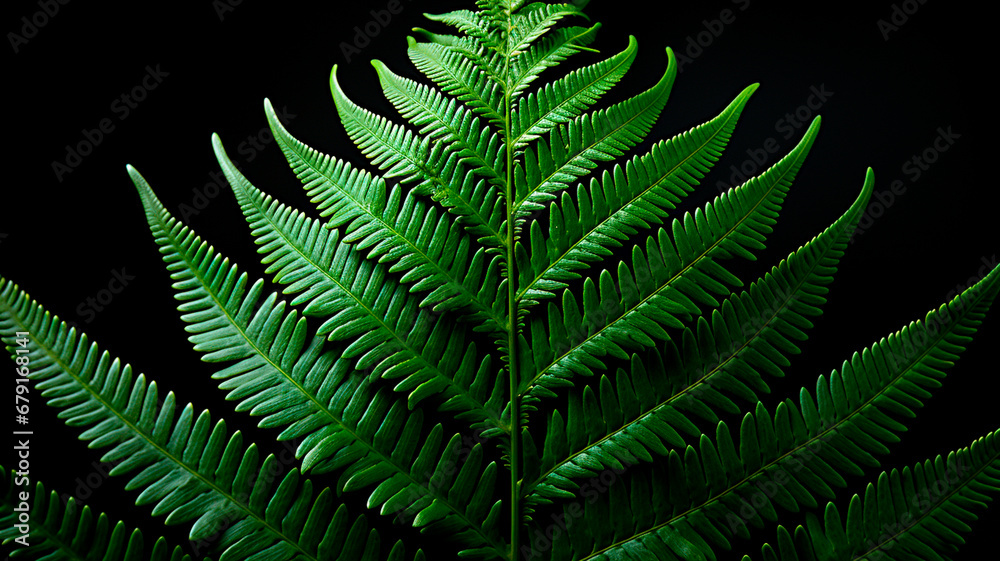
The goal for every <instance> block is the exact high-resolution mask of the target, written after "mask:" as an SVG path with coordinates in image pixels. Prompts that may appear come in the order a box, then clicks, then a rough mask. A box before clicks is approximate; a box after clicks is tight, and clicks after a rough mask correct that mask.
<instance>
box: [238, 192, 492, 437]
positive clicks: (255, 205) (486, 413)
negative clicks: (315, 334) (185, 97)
mask: <svg viewBox="0 0 1000 561" xmlns="http://www.w3.org/2000/svg"><path fill="white" fill-rule="evenodd" d="M240 190H241V191H242V192H243V195H244V196H245V197H247V199H248V200H249V204H250V205H251V206H253V208H254V210H255V211H256V212H255V214H256V215H258V216H260V217H262V218H263V219H264V220H265V221H266V222H267V224H268V225H270V226H271V231H273V232H274V233H275V234H277V235H278V236H280V237H281V239H283V240H285V242H286V247H291V248H293V249H294V251H295V253H296V254H297V255H298V256H299V257H300V258H301V259H302V260H303V261H305V262H306V263H308V264H309V265H310V266H311V267H312V268H313V269H314V270H315V271H317V272H319V273H320V274H321V275H323V276H324V277H325V278H326V279H328V280H329V281H330V282H331V283H333V284H334V285H336V286H337V287H338V288H340V290H341V292H343V293H344V294H346V295H348V296H349V297H350V299H352V300H354V301H355V302H356V303H357V304H358V306H360V307H361V308H362V309H364V311H365V312H366V313H367V315H368V316H369V317H371V318H373V319H374V320H375V321H376V323H377V324H378V325H380V326H381V328H382V329H384V330H385V331H386V332H387V333H389V334H390V335H391V336H392V338H393V339H394V340H395V341H396V342H397V343H398V344H399V345H400V347H401V348H404V349H406V350H407V351H408V352H410V353H412V354H413V356H414V358H417V359H419V361H420V362H421V363H423V364H425V365H426V368H429V369H431V370H433V371H434V372H436V376H440V377H441V378H443V379H445V380H446V381H447V383H448V386H449V387H451V388H454V389H455V390H456V391H458V392H459V393H463V394H465V395H466V396H467V397H469V401H470V402H471V403H474V404H475V405H476V410H479V412H480V415H482V418H484V419H490V420H492V421H493V422H494V424H495V425H496V426H497V427H500V428H502V427H503V426H502V425H501V423H500V422H499V419H497V418H495V417H493V416H492V415H491V413H490V411H489V410H488V409H487V408H486V407H484V406H483V405H482V404H481V403H479V402H478V401H476V400H475V399H474V398H472V396H470V395H469V394H468V392H465V391H462V389H461V388H460V387H458V386H456V385H455V381H454V380H452V379H451V378H449V377H447V376H445V375H444V373H443V372H441V370H440V369H439V368H437V367H436V366H434V365H433V364H431V363H430V362H429V361H428V360H427V359H426V358H425V357H424V355H423V354H422V353H419V352H417V351H416V350H414V349H413V348H412V346H410V345H409V344H407V342H406V341H405V340H403V339H401V338H400V337H399V335H398V334H397V333H396V330H395V329H390V328H389V326H388V325H387V324H386V323H385V321H383V320H382V318H380V317H379V315H378V314H376V313H375V312H374V310H372V309H371V308H370V307H369V306H367V305H366V304H365V303H364V302H363V301H362V300H361V299H360V298H358V297H357V295H355V294H354V293H353V292H352V291H351V290H349V289H347V288H346V287H344V285H343V284H341V283H340V282H339V281H338V280H337V279H336V278H334V277H333V276H332V275H331V274H330V272H329V271H328V270H327V269H326V268H325V267H320V266H319V264H318V263H316V262H315V261H314V260H313V259H312V257H311V256H309V255H306V254H305V253H304V252H303V251H302V250H301V249H300V248H299V246H298V242H297V241H295V240H292V239H291V238H289V237H288V236H287V235H285V232H284V231H283V230H282V228H280V227H279V226H278V225H277V224H275V222H274V220H272V219H271V217H270V216H268V213H266V212H264V211H263V210H261V205H259V204H258V203H257V202H256V201H255V198H256V197H254V196H253V194H252V193H249V192H247V189H246V188H245V187H243V186H240ZM258 194H259V195H260V196H261V197H260V198H261V199H262V200H264V199H266V197H265V196H264V195H263V193H261V192H259V191H258ZM276 203H277V201H275V200H274V199H272V200H271V204H272V205H273V204H276ZM289 210H292V212H294V213H295V214H297V215H298V216H299V217H303V218H306V219H308V217H305V216H304V215H303V214H302V213H300V212H298V211H294V210H293V209H289Z"/></svg>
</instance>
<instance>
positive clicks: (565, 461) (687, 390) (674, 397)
mask: <svg viewBox="0 0 1000 561" xmlns="http://www.w3.org/2000/svg"><path fill="white" fill-rule="evenodd" d="M834 246H836V241H835V242H834V243H833V244H830V247H829V248H827V250H826V251H824V252H823V254H822V255H823V256H825V255H826V254H827V253H829V251H830V249H832V248H833V247H834ZM821 261H822V259H821V258H820V259H817V260H816V264H815V265H813V267H812V268H811V269H810V270H809V274H807V275H804V277H803V279H802V280H801V281H800V282H798V283H797V284H796V285H795V286H794V288H793V289H791V290H789V291H788V296H787V297H785V298H783V299H781V300H778V302H780V305H778V306H775V307H774V312H773V313H772V314H770V316H769V317H767V319H766V321H765V322H764V323H763V325H762V326H761V327H760V328H759V329H757V330H756V332H754V333H753V334H752V335H751V336H750V337H749V338H748V339H747V340H746V341H745V342H744V343H743V344H742V345H740V347H739V348H737V349H736V350H735V351H733V352H732V353H731V354H730V355H729V356H728V357H727V358H726V360H725V361H723V362H721V363H719V365H717V366H716V367H715V368H713V369H712V370H710V371H709V372H708V373H706V374H705V375H703V376H702V377H700V378H698V379H697V380H695V381H694V383H691V384H689V385H688V386H687V387H685V388H684V389H682V390H681V391H680V392H677V393H676V394H674V395H672V396H670V397H669V398H668V399H666V400H665V401H662V402H660V403H658V404H657V405H655V406H654V407H653V408H652V409H650V410H649V411H647V412H645V413H643V414H642V415H640V416H639V417H637V418H635V419H633V420H631V421H629V422H628V423H625V424H624V425H622V426H621V427H619V428H617V429H615V430H614V431H613V432H612V433H610V434H608V435H605V436H604V437H602V438H601V439H600V440H598V441H596V442H594V443H592V444H588V445H587V446H586V447H585V448H584V449H582V450H579V451H577V452H574V453H573V454H571V455H570V456H569V457H567V458H565V459H563V460H562V461H561V462H560V463H558V464H557V465H556V466H553V468H552V469H550V470H548V471H547V472H545V474H544V475H542V476H540V477H539V478H538V479H537V480H536V481H535V483H534V484H532V488H534V487H536V486H537V485H538V484H540V483H542V482H544V480H545V479H546V478H547V477H548V476H550V475H551V474H552V473H554V472H555V470H556V469H558V468H560V467H562V466H564V465H566V464H568V463H570V461H571V460H572V459H573V458H576V457H577V456H579V455H580V454H583V453H585V452H587V451H588V450H592V449H594V448H596V447H598V446H600V445H601V444H602V443H604V442H605V441H607V440H610V439H611V438H612V437H614V436H617V435H619V434H622V433H624V432H627V429H628V428H629V427H631V426H632V425H634V424H636V423H640V422H641V421H643V420H645V419H647V418H649V417H650V416H651V415H653V414H654V413H656V411H659V410H661V409H663V408H664V407H666V406H668V405H670V404H671V403H672V402H674V401H676V400H678V399H680V398H682V397H685V396H686V395H687V394H688V393H690V392H692V391H694V390H695V389H696V388H697V387H698V386H701V385H702V384H705V383H707V381H708V379H709V378H711V377H712V376H714V375H715V374H716V373H717V372H719V371H720V370H721V369H722V368H723V367H724V366H726V365H727V364H729V363H730V362H732V361H734V360H736V358H737V356H738V355H739V354H740V353H742V352H743V351H744V350H745V349H746V348H747V347H749V346H750V343H752V342H753V341H754V340H756V339H757V337H758V336H760V334H761V333H762V332H763V331H764V329H765V328H766V327H768V326H770V325H771V322H772V321H774V319H776V318H777V317H778V314H779V313H780V311H783V310H784V309H785V308H786V304H787V303H788V302H790V301H791V300H792V299H793V295H795V294H796V293H797V292H798V291H799V289H801V288H802V287H803V286H805V284H806V280H808V278H809V277H810V276H811V275H812V273H813V272H814V271H815V270H816V267H818V266H819V265H820V263H821ZM789 267H790V265H789ZM747 294H748V295H749V294H750V293H749V292H747Z"/></svg>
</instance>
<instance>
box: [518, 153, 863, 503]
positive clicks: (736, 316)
mask: <svg viewBox="0 0 1000 561" xmlns="http://www.w3.org/2000/svg"><path fill="white" fill-rule="evenodd" d="M873 185H874V176H873V174H872V172H871V170H869V171H868V173H867V174H866V177H865V184H864V187H863V188H862V191H861V193H860V194H859V195H858V198H857V199H856V200H855V201H854V203H853V204H852V205H851V207H850V208H849V209H848V210H847V212H845V213H844V214H843V215H842V216H841V217H840V218H838V219H837V220H836V221H835V222H834V223H833V224H832V225H830V226H829V227H828V228H827V229H826V230H824V231H823V232H822V233H820V234H819V235H818V236H816V237H815V238H813V239H812V240H810V241H809V242H808V243H806V244H805V245H803V246H802V247H800V248H799V249H798V250H796V251H795V252H793V253H791V254H790V255H789V256H788V258H787V259H785V260H782V261H781V263H779V264H778V265H777V266H775V267H773V268H772V269H771V272H770V273H768V274H766V275H765V276H764V277H762V278H759V279H757V281H756V282H754V283H752V284H751V285H750V289H749V290H748V291H744V292H742V293H741V294H734V295H732V296H730V297H729V298H727V299H726V300H725V301H724V302H723V303H722V306H720V308H719V309H718V310H715V311H714V312H713V314H712V320H711V323H709V321H708V320H706V319H705V318H704V316H702V317H700V318H699V319H698V324H697V328H696V329H697V335H695V333H696V332H695V331H694V330H692V329H691V328H685V329H684V332H683V333H682V336H681V337H680V341H681V345H679V347H680V349H678V345H674V344H673V342H670V341H668V343H667V345H666V348H665V349H664V353H663V354H662V355H661V354H660V353H658V352H657V353H654V354H653V355H652V356H651V357H650V358H649V359H647V360H640V358H639V357H638V356H636V355H633V357H632V364H631V373H630V374H626V373H625V372H624V371H623V370H619V373H618V375H617V376H616V377H615V383H614V384H612V383H611V380H610V379H609V378H608V377H607V376H601V379H600V381H599V384H598V386H597V387H599V388H600V390H599V391H596V390H594V389H592V388H591V387H590V386H587V387H585V388H584V392H583V394H582V396H577V395H572V396H570V407H569V409H568V410H567V416H566V421H563V415H562V414H561V413H560V412H559V410H555V411H553V413H552V417H551V420H550V422H549V426H548V434H547V436H546V438H545V448H544V454H543V456H542V461H541V465H540V472H541V474H540V475H539V476H538V477H537V479H536V480H535V481H534V482H533V483H531V484H528V485H526V486H525V487H526V489H527V491H528V492H530V493H532V494H537V495H538V497H534V500H540V501H544V500H545V499H544V498H545V497H547V496H549V497H556V496H562V497H569V496H572V492H571V491H574V490H576V489H577V487H578V485H577V484H576V483H575V480H579V479H582V478H586V477H595V476H597V475H599V473H600V471H601V470H604V469H617V470H620V469H624V466H625V465H629V464H636V463H640V462H652V461H656V459H657V458H656V456H661V457H662V456H666V455H667V454H668V452H669V450H670V449H684V448H685V447H686V446H687V444H686V441H690V440H692V439H694V440H697V439H699V438H700V437H701V434H703V432H704V431H703V430H702V429H701V428H699V427H698V426H697V425H696V424H695V422H693V420H692V419H691V416H696V417H697V419H694V420H699V419H701V420H703V421H706V422H708V423H711V424H712V425H715V424H716V423H718V421H719V417H718V414H717V412H725V413H729V414H737V413H739V412H740V408H739V407H738V406H737V405H736V403H735V402H734V401H733V399H738V400H740V401H743V402H747V403H750V404H755V403H756V402H757V399H758V395H759V394H760V393H767V392H768V391H769V389H768V386H767V383H766V382H765V381H764V380H763V379H762V377H761V374H765V373H766V374H769V375H773V376H781V375H782V371H781V367H784V366H787V365H788V364H789V362H788V360H787V358H786V356H785V355H787V354H794V353H798V352H799V349H798V347H797V346H796V344H795V340H802V339H804V337H805V335H804V333H803V330H806V329H809V328H811V327H812V322H811V321H810V320H809V319H808V316H818V315H820V314H821V313H822V312H821V310H820V308H819V307H820V306H822V305H823V304H824V303H825V302H826V298H825V297H824V296H823V295H824V294H825V293H826V291H827V288H826V286H827V285H829V284H830V283H831V282H832V280H833V274H834V273H835V272H836V268H837V264H838V262H839V261H840V258H841V257H842V256H843V253H844V250H845V249H846V247H847V243H848V241H849V240H850V236H851V232H852V231H853V228H854V225H855V224H857V221H858V220H859V219H860V217H861V214H862V212H864V210H865V208H866V207H867V204H868V199H869V198H870V196H871V193H872V189H873ZM584 419H592V421H591V422H590V423H589V424H588V423H585V422H584ZM594 420H597V422H594ZM684 434H686V435H688V438H687V439H685V438H684V437H683V436H682V435H684ZM654 454H655V455H656V456H654ZM529 498H530V497H529Z"/></svg>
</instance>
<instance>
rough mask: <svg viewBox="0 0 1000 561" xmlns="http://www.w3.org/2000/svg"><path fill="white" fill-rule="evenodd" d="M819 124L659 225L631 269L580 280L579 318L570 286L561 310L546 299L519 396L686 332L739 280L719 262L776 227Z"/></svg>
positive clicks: (546, 391) (745, 251)
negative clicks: (691, 209)
mask: <svg viewBox="0 0 1000 561" xmlns="http://www.w3.org/2000/svg"><path fill="white" fill-rule="evenodd" d="M819 122H820V121H819V117H817V118H816V120H815V121H813V124H812V125H811V126H810V127H809V130H807V131H806V133H805V135H804V136H803V138H802V140H801V141H799V143H798V145H796V147H795V148H793V149H792V150H791V151H790V152H789V153H788V154H787V155H786V156H785V157H784V158H782V159H781V160H780V161H779V162H778V163H776V164H775V165H773V166H772V167H770V168H769V169H768V170H767V171H765V172H764V173H763V174H761V175H760V176H759V177H755V178H752V179H750V180H748V181H747V182H746V183H745V184H743V185H741V186H740V187H738V188H736V189H730V190H729V191H728V192H726V193H723V194H722V195H720V196H718V197H716V199H715V200H714V201H713V202H712V203H709V204H707V205H706V206H705V210H704V211H702V210H701V209H698V210H697V211H696V212H695V213H694V214H693V215H692V214H691V213H686V214H685V215H684V218H683V221H681V220H679V219H674V221H673V222H672V224H671V231H672V234H673V235H672V236H671V235H670V234H668V233H667V232H666V230H664V229H662V228H661V229H660V230H659V231H658V233H657V234H656V236H655V237H654V236H650V237H649V238H648V239H647V240H646V244H645V251H643V250H642V249H641V248H640V246H639V245H636V246H634V247H633V250H632V267H631V268H629V267H628V266H626V265H625V264H624V263H621V264H620V265H619V267H618V282H617V283H615V281H614V280H613V278H612V276H611V273H610V272H608V271H607V270H604V271H602V272H601V273H600V275H599V281H598V283H595V282H594V281H593V280H592V279H590V278H588V279H586V280H585V281H584V285H583V314H582V315H580V312H579V310H580V306H579V305H578V304H577V301H576V297H575V296H573V295H572V294H571V293H570V292H569V291H568V290H567V291H564V292H563V299H562V309H561V310H558V309H557V308H556V306H555V304H551V303H550V304H549V314H548V320H549V334H550V336H549V337H548V338H545V337H541V336H539V337H534V338H533V340H532V343H533V348H532V351H533V353H534V356H535V364H534V366H535V372H537V374H536V375H535V376H534V377H533V378H532V379H530V380H528V381H527V383H526V385H525V387H524V393H525V394H526V395H529V396H533V397H540V396H544V395H552V393H553V392H552V389H553V388H556V387H560V386H566V385H570V384H571V382H570V381H569V378H571V377H573V376H575V375H578V374H582V375H590V374H592V373H593V369H594V368H598V369H603V368H604V363H603V362H602V361H601V358H602V357H604V356H605V355H609V354H610V355H612V356H614V357H617V358H621V359H627V358H628V354H627V353H626V352H625V349H626V348H628V349H638V348H643V347H651V346H653V345H654V344H655V340H654V339H659V340H666V339H669V335H668V334H667V332H666V331H665V328H668V327H675V328H682V327H683V326H684V324H683V323H681V321H682V320H684V321H687V320H688V319H689V318H690V317H691V316H692V315H698V314H700V313H701V311H700V309H699V307H698V305H697V304H696V302H698V303H701V304H702V305H705V306H709V307H717V306H718V305H719V302H718V301H717V300H716V299H715V297H714V296H713V295H712V294H710V292H712V293H715V294H716V295H721V296H726V295H727V294H728V293H729V289H728V288H727V287H726V284H729V285H735V286H739V285H740V284H741V282H740V280H739V279H738V278H736V277H735V276H733V275H732V274H731V273H729V272H728V271H727V270H726V269H725V268H724V267H722V266H721V265H719V264H718V260H720V259H727V258H730V257H732V256H734V255H738V256H743V257H748V258H751V259H752V258H753V254H752V253H750V251H749V250H750V249H760V248H762V247H764V245H763V243H762V240H763V239H765V237H766V234H767V233H770V231H771V225H772V224H774V223H775V222H776V220H775V219H776V217H777V216H778V211H779V210H780V208H781V205H782V203H783V201H784V198H785V194H786V193H787V192H788V189H789V187H790V186H791V183H792V180H793V179H794V178H795V175H796V174H797V173H798V170H799V168H800V167H801V166H802V163H803V161H804V160H805V157H806V155H807V154H808V153H809V149H810V148H811V147H812V143H813V141H814V140H815V138H816V134H817V132H818V130H819ZM723 283H725V284H723ZM598 286H599V288H598ZM567 342H568V343H567Z"/></svg>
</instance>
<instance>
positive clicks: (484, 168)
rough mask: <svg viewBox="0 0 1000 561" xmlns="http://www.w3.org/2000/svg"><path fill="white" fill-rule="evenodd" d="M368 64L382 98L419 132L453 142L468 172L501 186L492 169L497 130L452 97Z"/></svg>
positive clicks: (498, 155) (499, 148)
mask: <svg viewBox="0 0 1000 561" xmlns="http://www.w3.org/2000/svg"><path fill="white" fill-rule="evenodd" d="M372 66H374V67H375V70H376V71H377V73H378V77H379V81H380V82H381V84H382V91H383V93H384V94H385V96H386V99H388V100H389V101H390V102H392V104H393V106H394V107H395V108H396V110H397V111H399V113H400V114H401V115H402V116H403V118H405V119H406V120H408V121H410V123H412V124H413V125H415V126H418V127H420V129H419V130H418V131H417V132H418V133H419V134H421V135H424V136H426V137H428V138H430V139H431V140H439V139H440V140H443V141H446V142H450V143H452V144H454V146H455V149H456V150H459V151H460V152H461V156H462V158H463V163H466V164H469V165H470V167H471V170H470V171H471V172H472V173H476V174H479V175H482V176H483V177H485V178H487V179H488V180H489V181H490V182H491V183H495V184H497V185H499V186H500V187H501V188H502V186H503V181H504V179H503V177H501V176H500V175H499V174H498V173H497V171H496V170H498V169H502V164H501V162H502V160H503V157H504V149H503V140H502V139H501V138H500V135H499V133H494V132H492V131H490V129H489V127H484V126H481V125H480V123H479V118H478V117H476V116H475V115H474V114H473V112H472V111H471V110H469V109H467V108H466V107H465V106H464V105H462V104H460V103H459V102H458V101H457V100H455V99H454V98H447V97H445V96H444V95H443V94H441V93H440V92H438V91H437V90H435V89H434V88H431V87H429V86H425V85H423V84H420V83H417V82H415V81H413V80H410V79H409V78H404V77H402V76H399V75H397V74H395V73H394V72H393V71H391V70H389V68H388V67H387V66H386V65H385V64H383V63H382V62H381V61H378V60H373V61H372ZM501 190H502V189H501Z"/></svg>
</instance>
